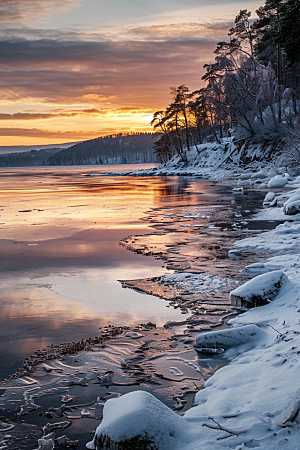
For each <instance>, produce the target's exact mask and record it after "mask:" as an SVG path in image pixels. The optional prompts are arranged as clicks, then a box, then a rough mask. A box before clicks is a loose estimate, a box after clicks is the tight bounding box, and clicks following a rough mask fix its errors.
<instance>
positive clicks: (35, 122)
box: [0, 0, 263, 145]
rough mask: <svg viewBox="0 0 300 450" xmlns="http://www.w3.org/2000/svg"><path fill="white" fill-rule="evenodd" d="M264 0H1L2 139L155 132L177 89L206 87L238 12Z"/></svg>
mask: <svg viewBox="0 0 300 450" xmlns="http://www.w3.org/2000/svg"><path fill="white" fill-rule="evenodd" d="M94 3H95V4H94ZM262 3H263V2H260V1H247V0H246V1H232V2H226V1H222V0H210V1H209V0H186V1H185V2H184V6H183V5H182V2H181V1H179V0H172V1H171V0H165V1H164V2H163V4H162V2H160V1H158V0H152V1H151V2H150V1H148V0H145V1H143V2H141V1H140V0H139V1H138V0H128V1H126V2H124V1H121V0H111V1H110V2H107V0H97V2H93V0H62V1H58V0H28V1H27V0H0V20H1V25H2V27H1V31H0V56H1V57H0V84H1V97H0V145H37V144H39V145H41V144H52V143H53V144H55V143H61V142H69V141H77V140H78V141H79V140H84V139H91V138H94V137H97V136H100V135H105V134H110V133H115V132H119V131H151V127H150V125H149V122H150V121H151V118H152V114H153V112H155V111H157V110H159V109H163V108H165V107H166V106H167V104H168V103H169V101H170V96H169V91H170V87H171V86H178V85H180V84H186V85H187V86H189V87H190V89H192V90H193V89H197V88H199V87H200V86H201V84H202V82H201V75H202V73H203V69H202V66H203V64H204V63H207V62H210V61H212V60H213V58H214V55H213V50H214V49H215V47H216V43H217V42H218V41H219V40H224V39H226V38H227V33H228V29H229V28H230V26H231V23H232V21H233V20H234V17H235V15H236V14H237V13H238V12H239V10H240V9H244V8H247V9H250V10H251V11H253V12H254V11H255V9H257V7H258V6H259V5H261V4H262ZM253 16H254V17H255V14H253Z"/></svg>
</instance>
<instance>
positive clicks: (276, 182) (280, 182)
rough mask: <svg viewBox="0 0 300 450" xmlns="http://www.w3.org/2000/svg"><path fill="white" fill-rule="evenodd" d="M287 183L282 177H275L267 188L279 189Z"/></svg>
mask: <svg viewBox="0 0 300 450" xmlns="http://www.w3.org/2000/svg"><path fill="white" fill-rule="evenodd" d="M287 183H288V179H287V178H286V177H284V176H282V175H276V176H275V177H274V178H271V180H270V181H269V183H268V187H269V188H281V187H284V186H285V185H286V184H287Z"/></svg>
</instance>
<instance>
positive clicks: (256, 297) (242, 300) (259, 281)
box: [230, 270, 290, 307]
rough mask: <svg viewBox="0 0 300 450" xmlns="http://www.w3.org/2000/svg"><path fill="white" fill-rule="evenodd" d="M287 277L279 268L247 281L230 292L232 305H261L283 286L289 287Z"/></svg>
mask: <svg viewBox="0 0 300 450" xmlns="http://www.w3.org/2000/svg"><path fill="white" fill-rule="evenodd" d="M289 285H290V283H289V279H288V277H287V276H286V275H285V273H284V272H282V271H281V270H276V271H274V272H270V273H265V274H262V275H259V276H257V277H255V278H253V279H252V280H249V281H247V282H246V283H245V284H243V285H242V286H239V287H238V288H236V289H235V290H234V291H232V292H231V293H230V300H231V304H232V306H238V307H241V306H245V305H248V306H249V307H251V306H262V305H265V304H266V303H269V302H270V301H272V300H274V298H275V297H276V296H277V295H278V294H279V293H280V291H281V290H282V289H283V288H285V289H288V288H289Z"/></svg>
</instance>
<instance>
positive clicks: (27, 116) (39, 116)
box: [0, 108, 107, 120]
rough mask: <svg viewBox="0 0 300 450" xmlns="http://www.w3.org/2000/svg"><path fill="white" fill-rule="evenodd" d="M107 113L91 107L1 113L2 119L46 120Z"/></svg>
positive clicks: (0, 117)
mask: <svg viewBox="0 0 300 450" xmlns="http://www.w3.org/2000/svg"><path fill="white" fill-rule="evenodd" d="M103 114H107V111H105V110H101V109H96V108H91V109H78V110H75V111H73V110H71V111H64V110H52V111H49V112H42V113H41V112H28V111H27V112H17V113H13V114H4V113H0V120H44V119H55V118H68V117H84V116H88V117H90V116H94V115H95V116H98V115H103Z"/></svg>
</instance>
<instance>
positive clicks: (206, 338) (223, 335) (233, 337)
mask: <svg viewBox="0 0 300 450" xmlns="http://www.w3.org/2000/svg"><path fill="white" fill-rule="evenodd" d="M265 333H266V332H265V331H264V330H262V329H261V328H259V327H258V326H257V325H245V326H243V327H236V328H229V329H227V330H220V331H212V332H209V333H203V334H200V335H199V336H198V337H197V339H196V344H195V347H196V349H197V348H198V349H218V348H221V349H225V350H226V349H228V348H231V347H238V346H239V345H243V344H247V343H248V342H251V341H254V340H257V339H259V338H262V337H263V336H264V335H265Z"/></svg>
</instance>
